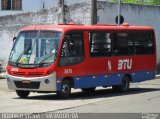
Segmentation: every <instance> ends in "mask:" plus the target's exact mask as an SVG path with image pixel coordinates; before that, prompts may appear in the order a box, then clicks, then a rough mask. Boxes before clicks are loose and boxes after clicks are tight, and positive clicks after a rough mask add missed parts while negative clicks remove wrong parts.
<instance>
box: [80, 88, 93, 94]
mask: <svg viewBox="0 0 160 119" xmlns="http://www.w3.org/2000/svg"><path fill="white" fill-rule="evenodd" d="M95 89H96V88H95V87H93V88H82V89H81V90H82V91H83V93H85V94H90V93H94V91H95Z"/></svg>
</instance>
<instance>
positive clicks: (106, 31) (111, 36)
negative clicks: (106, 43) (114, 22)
mask: <svg viewBox="0 0 160 119" xmlns="http://www.w3.org/2000/svg"><path fill="white" fill-rule="evenodd" d="M98 32H99V33H100V32H103V33H110V40H111V53H110V55H102V56H92V55H91V38H90V34H91V33H98ZM112 32H113V31H112V30H89V31H88V40H89V44H88V46H89V56H90V57H91V58H102V57H111V56H113V42H114V41H113V33H112Z"/></svg>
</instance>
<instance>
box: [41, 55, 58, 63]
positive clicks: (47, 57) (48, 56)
mask: <svg viewBox="0 0 160 119" xmlns="http://www.w3.org/2000/svg"><path fill="white" fill-rule="evenodd" d="M53 55H54V57H55V55H56V53H50V54H49V55H47V56H46V57H45V58H44V59H43V60H42V61H41V62H40V63H39V64H46V63H44V62H45V61H46V60H47V59H49V58H50V57H52V56H53ZM54 60H55V58H54Z"/></svg>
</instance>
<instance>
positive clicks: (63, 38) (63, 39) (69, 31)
mask: <svg viewBox="0 0 160 119" xmlns="http://www.w3.org/2000/svg"><path fill="white" fill-rule="evenodd" d="M74 32H75V33H76V32H77V33H78V32H79V33H80V32H81V33H83V40H82V50H83V51H82V52H83V54H82V56H83V57H82V60H81V61H80V62H78V63H72V64H65V65H61V64H60V63H61V62H60V61H61V55H62V49H63V44H64V42H65V36H66V35H67V34H69V33H74ZM84 42H85V30H77V29H76V30H68V31H65V32H64V33H63V37H62V42H61V48H60V50H59V51H60V56H59V60H58V67H65V66H73V65H78V64H80V63H82V62H84V60H85V43H84Z"/></svg>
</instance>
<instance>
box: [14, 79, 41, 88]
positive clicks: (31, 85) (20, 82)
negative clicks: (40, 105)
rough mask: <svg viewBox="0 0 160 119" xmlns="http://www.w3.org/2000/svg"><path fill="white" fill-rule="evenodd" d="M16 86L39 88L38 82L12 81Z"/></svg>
mask: <svg viewBox="0 0 160 119" xmlns="http://www.w3.org/2000/svg"><path fill="white" fill-rule="evenodd" d="M14 83H15V85H16V87H17V88H27V89H39V86H40V82H31V83H22V81H14Z"/></svg>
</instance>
